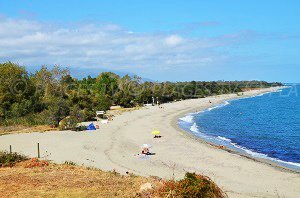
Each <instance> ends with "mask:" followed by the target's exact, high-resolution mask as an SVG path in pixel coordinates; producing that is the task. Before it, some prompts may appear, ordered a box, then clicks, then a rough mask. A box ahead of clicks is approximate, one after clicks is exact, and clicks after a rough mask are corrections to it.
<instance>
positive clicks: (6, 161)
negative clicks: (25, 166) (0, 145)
mask: <svg viewBox="0 0 300 198" xmlns="http://www.w3.org/2000/svg"><path fill="white" fill-rule="evenodd" d="M27 159H28V158H27V157H26V156H24V155H20V154H18V153H8V152H2V151H0V167H6V166H13V165H14V164H15V163H17V162H20V161H24V160H27Z"/></svg>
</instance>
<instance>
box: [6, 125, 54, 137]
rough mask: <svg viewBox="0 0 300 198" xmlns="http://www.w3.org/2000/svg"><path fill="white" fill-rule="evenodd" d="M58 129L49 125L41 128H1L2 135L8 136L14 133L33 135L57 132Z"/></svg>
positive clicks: (40, 126) (19, 126)
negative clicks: (34, 133)
mask: <svg viewBox="0 0 300 198" xmlns="http://www.w3.org/2000/svg"><path fill="white" fill-rule="evenodd" d="M57 130H58V129H57V128H53V127H51V126H48V125H39V126H22V125H17V126H2V127H1V126H0V135H7V134H13V133H32V132H46V131H57Z"/></svg>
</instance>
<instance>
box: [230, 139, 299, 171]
mask: <svg viewBox="0 0 300 198" xmlns="http://www.w3.org/2000/svg"><path fill="white" fill-rule="evenodd" d="M231 145H233V146H234V147H236V148H238V149H241V150H243V151H245V152H246V153H247V154H249V155H251V156H253V157H257V158H263V159H267V160H270V161H275V162H279V163H281V164H288V165H292V166H296V167H300V163H296V162H289V161H283V160H280V159H276V158H272V157H269V156H268V155H267V154H263V153H258V152H255V151H253V150H250V149H248V148H245V147H243V146H240V145H238V144H236V143H231Z"/></svg>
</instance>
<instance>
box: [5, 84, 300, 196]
mask: <svg viewBox="0 0 300 198" xmlns="http://www.w3.org/2000/svg"><path fill="white" fill-rule="evenodd" d="M274 90H276V88H269V89H263V90H253V91H248V92H245V93H244V96H251V95H257V94H261V93H264V92H268V91H274ZM237 97H239V96H237V95H236V94H228V95H220V96H215V97H208V98H202V99H192V100H184V101H179V102H173V103H167V104H163V105H161V106H162V107H163V108H159V107H157V106H154V107H145V108H142V109H140V110H136V111H130V112H125V113H123V114H122V115H119V116H116V117H115V118H114V120H113V121H112V122H110V123H109V124H107V125H100V129H99V130H96V131H86V132H71V131H63V132H56V131H55V132H45V133H29V134H11V135H4V136H0V150H8V149H9V145H12V148H13V151H16V152H21V153H23V154H25V155H29V156H31V157H35V156H37V143H40V149H41V156H42V157H43V158H46V159H49V160H53V161H54V162H57V163H63V162H64V161H73V162H76V163H77V164H79V165H81V164H84V165H85V166H93V167H97V168H100V169H102V170H113V169H115V170H116V171H117V172H120V173H121V174H125V172H126V171H129V172H131V173H134V174H138V175H143V176H150V175H152V176H159V177H162V178H168V179H170V178H173V177H174V178H178V179H179V178H182V177H183V176H184V174H185V172H187V171H191V172H197V173H200V174H204V175H207V176H209V177H210V178H211V179H212V180H213V181H214V182H216V183H217V184H218V185H219V186H220V187H221V188H222V189H223V190H224V191H225V192H226V193H227V194H228V195H229V197H300V174H299V173H297V172H293V171H290V170H286V169H284V168H280V167H276V166H274V165H269V164H268V163H266V162H261V161H258V160H253V159H251V158H247V157H244V156H241V155H239V154H236V153H234V152H228V151H225V150H221V149H218V148H216V147H214V146H212V145H209V144H207V143H205V142H204V141H202V140H199V138H196V137H194V136H192V135H190V134H188V133H187V132H185V131H183V130H181V129H180V128H179V127H178V125H177V121H178V118H179V117H182V116H183V115H184V114H186V113H188V112H195V111H200V110H204V109H206V108H208V107H210V106H212V105H216V104H218V103H221V102H223V101H224V100H228V99H233V98H237ZM209 101H211V102H212V103H209ZM154 129H157V130H160V131H161V135H162V136H163V137H162V138H160V139H154V138H153V135H152V134H151V131H152V130H154ZM144 143H147V144H150V145H152V149H151V152H154V153H155V155H152V156H149V157H148V158H146V159H142V158H140V157H139V156H137V154H138V153H139V152H140V151H141V149H140V146H141V145H142V144H144Z"/></svg>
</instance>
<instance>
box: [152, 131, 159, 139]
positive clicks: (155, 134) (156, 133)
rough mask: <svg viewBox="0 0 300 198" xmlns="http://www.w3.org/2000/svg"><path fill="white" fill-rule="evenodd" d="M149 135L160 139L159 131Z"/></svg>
mask: <svg viewBox="0 0 300 198" xmlns="http://www.w3.org/2000/svg"><path fill="white" fill-rule="evenodd" d="M151 133H152V134H153V135H154V138H161V135H160V131H158V130H154V131H152V132H151Z"/></svg>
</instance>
